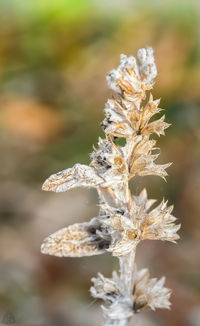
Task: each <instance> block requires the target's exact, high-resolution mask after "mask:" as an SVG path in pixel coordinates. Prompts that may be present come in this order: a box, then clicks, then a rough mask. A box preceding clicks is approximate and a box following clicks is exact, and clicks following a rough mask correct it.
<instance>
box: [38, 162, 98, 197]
mask: <svg viewBox="0 0 200 326" xmlns="http://www.w3.org/2000/svg"><path fill="white" fill-rule="evenodd" d="M103 181H104V180H103V179H102V178H101V177H99V176H98V174H97V173H96V171H95V169H93V168H92V167H90V166H87V165H83V164H76V165H74V166H73V168H69V169H66V170H63V171H60V172H58V173H56V174H52V175H51V176H50V177H49V178H48V179H47V180H46V181H45V182H44V184H43V186H42V189H43V190H45V191H55V192H64V191H67V190H69V189H72V188H76V187H97V186H98V185H99V184H101V183H103Z"/></svg>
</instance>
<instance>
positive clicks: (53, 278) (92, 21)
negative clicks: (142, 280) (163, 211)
mask: <svg viewBox="0 0 200 326" xmlns="http://www.w3.org/2000/svg"><path fill="white" fill-rule="evenodd" d="M199 15H200V3H199V1H198V0H197V1H192V0H188V1H185V0H180V1H178V0H173V1H159V0H148V1H147V0H146V1H145V0H132V1H131V0H123V1H122V0H121V1H120V0H109V1H105V0H43V1H41V0H29V1H26V0H0V79H1V80H0V152H1V160H0V166H1V169H0V176H1V187H0V214H1V220H0V223H1V225H0V259H1V264H0V323H1V325H7V324H10V325H24V326H36V325H37V326H96V325H101V310H100V303H99V302H96V301H94V300H93V299H92V298H91V297H90V294H89V287H90V285H91V281H90V279H91V277H92V276H95V275H96V273H97V272H98V271H101V272H102V273H104V274H105V275H106V276H108V277H109V276H110V274H111V271H112V270H113V269H114V268H118V266H117V260H116V259H113V258H112V257H111V256H110V255H107V254H106V255H102V256H97V257H95V256H94V257H90V258H81V259H72V258H65V259H64V258H63V259H60V258H56V257H53V256H52V257H51V256H44V255H42V254H40V245H41V242H42V240H43V239H44V238H45V237H46V236H48V235H49V234H50V233H52V232H55V231H56V230H58V229H59V228H62V227H65V226H67V225H69V224H71V223H74V222H81V221H86V220H89V219H90V218H91V217H93V216H95V215H96V214H97V210H98V208H97V206H96V205H97V194H96V192H95V191H92V190H86V189H81V190H78V189H77V190H73V191H70V192H69V193H64V194H55V193H44V192H42V191H41V185H42V183H43V182H44V180H45V179H46V178H47V177H48V176H49V175H50V174H52V173H55V172H57V171H59V170H62V169H65V168H68V167H71V166H72V165H73V164H75V163H77V162H80V163H84V164H87V163H89V153H90V152H91V151H92V145H93V144H96V143H97V139H98V136H99V135H101V136H102V135H103V134H102V131H101V128H100V122H101V121H102V119H103V108H104V103H105V101H106V99H107V98H108V96H110V95H111V92H110V91H109V90H108V88H107V84H106V80H105V76H106V74H107V73H108V71H109V70H110V69H112V68H114V67H116V66H117V65H118V64H119V55H120V54H121V53H125V54H128V55H136V52H137V49H138V48H140V47H144V46H147V45H150V46H152V47H153V48H154V50H155V57H156V62H157V66H158V72H159V74H158V77H157V80H156V84H155V87H154V90H153V94H154V97H155V98H160V97H161V107H162V108H165V109H166V117H167V122H170V123H172V126H171V127H170V128H169V129H168V130H167V132H166V137H161V138H160V139H159V141H158V144H159V146H160V147H161V156H160V159H159V162H160V163H166V162H170V161H171V162H174V164H173V165H172V166H171V167H170V168H169V170H168V173H169V177H168V179H167V181H168V182H167V183H165V182H164V181H163V180H161V179H160V178H159V177H145V178H141V177H140V178H135V179H134V181H133V182H132V184H131V188H132V191H133V193H135V194H138V193H139V192H140V190H142V188H143V187H144V186H146V187H147V190H148V193H149V197H150V198H158V200H161V199H162V197H163V196H164V197H165V198H168V199H169V203H170V204H172V203H174V204H175V209H174V214H175V216H177V217H178V218H179V222H180V223H181V224H182V229H181V232H180V235H181V240H180V241H179V242H178V244H177V245H174V244H171V243H167V242H164V243H163V242H154V241H145V242H143V243H142V244H141V245H140V247H139V249H138V251H137V264H138V267H139V268H143V267H148V268H149V269H150V272H151V275H152V276H155V277H161V276H162V275H165V276H166V277H167V281H166V285H167V286H168V287H170V288H172V289H173V293H172V298H171V301H172V310H171V311H164V310H160V311H159V310H158V311H157V312H155V313H151V312H145V313H141V314H138V315H137V316H136V319H135V321H134V320H133V321H132V324H133V325H143V326H151V325H154V326H157V325H162V326H168V325H171V326H177V325H181V326H186V325H188V326H197V325H200V259H199V257H200V255H199V253H200V242H199V238H200V173H199V169H200V167H199V161H200V124H199V121H200V108H199V104H200V92H199V84H200V60H199V58H200V24H199V19H200V17H199Z"/></svg>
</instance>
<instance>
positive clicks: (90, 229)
mask: <svg viewBox="0 0 200 326" xmlns="http://www.w3.org/2000/svg"><path fill="white" fill-rule="evenodd" d="M87 231H88V233H91V234H96V228H95V227H94V226H89V228H88V230H87Z"/></svg>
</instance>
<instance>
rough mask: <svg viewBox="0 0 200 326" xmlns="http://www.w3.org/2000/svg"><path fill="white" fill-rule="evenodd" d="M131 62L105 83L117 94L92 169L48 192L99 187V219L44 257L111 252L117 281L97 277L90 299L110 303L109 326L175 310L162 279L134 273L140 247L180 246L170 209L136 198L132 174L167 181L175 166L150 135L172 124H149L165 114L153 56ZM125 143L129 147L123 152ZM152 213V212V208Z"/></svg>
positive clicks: (61, 239)
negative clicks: (161, 160) (152, 243)
mask: <svg viewBox="0 0 200 326" xmlns="http://www.w3.org/2000/svg"><path fill="white" fill-rule="evenodd" d="M137 57H138V61H137V60H136V58H134V57H132V56H131V57H127V56H125V55H121V57H120V65H119V66H118V67H117V68H116V69H114V70H111V71H110V73H109V75H108V76H107V81H108V86H109V87H110V88H111V89H113V90H114V91H115V92H116V93H117V95H116V96H114V97H113V98H112V99H108V101H107V103H106V105H105V119H104V120H103V122H102V128H103V130H104V132H105V139H102V138H99V141H98V147H97V148H94V150H93V152H92V153H91V155H90V157H91V163H90V165H89V166H87V165H81V164H76V165H74V167H72V168H71V169H67V170H64V171H61V172H59V173H57V174H54V175H52V176H50V177H49V178H48V179H47V181H46V182H45V183H44V185H43V190H47V191H55V192H63V191H67V190H69V189H72V188H75V187H94V188H96V189H97V191H98V195H99V214H98V216H96V217H95V218H92V219H91V221H89V222H85V223H77V224H74V225H71V226H68V227H66V228H63V229H61V230H59V231H57V232H55V233H54V234H52V235H50V236H49V237H48V238H46V239H45V240H44V243H43V244H42V247H41V251H42V253H45V254H50V255H55V256H60V257H62V256H66V257H82V256H92V255H97V254H102V253H104V252H106V251H108V252H111V253H112V255H113V256H117V257H118V258H119V263H120V274H119V275H118V274H117V273H116V272H113V275H112V278H106V277H104V276H103V275H102V274H100V273H99V274H98V277H97V278H93V279H92V281H93V283H94V286H93V287H91V294H92V296H93V297H95V298H100V299H102V300H104V301H105V305H104V306H102V309H103V314H104V318H105V323H104V325H105V326H111V325H116V326H127V323H128V321H129V319H130V318H131V317H132V316H133V314H134V313H136V312H139V311H141V310H143V309H152V310H155V309H156V308H167V309H169V307H170V302H169V297H170V290H169V289H167V288H165V287H164V281H165V278H164V277H162V278H161V279H160V280H157V279H156V278H153V279H150V278H149V271H148V270H147V269H142V270H140V271H137V269H136V266H135V263H134V259H135V252H136V248H137V245H138V243H139V242H140V241H142V240H145V239H149V240H167V241H171V242H176V240H178V239H179V236H178V234H177V231H178V230H179V228H180V225H176V224H175V221H176V218H175V217H174V216H173V215H172V214H171V213H172V210H173V206H167V201H164V200H163V201H162V202H161V203H160V204H159V205H157V206H156V207H155V206H153V205H154V203H155V200H152V199H148V198H147V191H146V190H145V189H144V190H143V191H142V192H141V193H140V194H139V195H138V196H132V195H131V193H130V190H129V187H128V182H129V180H130V179H131V178H133V177H134V176H135V175H139V176H145V175H157V176H160V177H161V178H163V179H165V177H166V175H167V172H166V168H168V167H169V166H170V164H171V163H167V164H157V163H155V161H156V159H157V158H158V156H159V153H158V148H156V147H155V145H156V140H154V139H151V138H150V137H151V135H152V134H156V135H157V136H160V135H164V133H165V129H166V128H168V127H169V126H170V125H169V124H168V123H166V122H165V116H164V115H163V116H162V117H161V118H159V119H154V121H152V120H151V119H152V117H153V116H154V115H156V114H158V113H159V112H160V111H161V110H162V109H160V108H159V103H160V100H154V99H153V96H152V95H151V94H149V96H148V100H146V102H145V103H144V100H145V99H146V98H147V94H146V92H147V91H149V90H151V89H152V87H153V84H154V79H155V77H156V75H157V69H156V65H155V61H154V56H153V49H152V48H150V47H148V48H146V49H140V50H139V51H138V54H137ZM120 138H123V139H124V142H125V144H124V145H121V146H120V145H119V144H118V141H117V140H118V139H120ZM152 206H153V208H152Z"/></svg>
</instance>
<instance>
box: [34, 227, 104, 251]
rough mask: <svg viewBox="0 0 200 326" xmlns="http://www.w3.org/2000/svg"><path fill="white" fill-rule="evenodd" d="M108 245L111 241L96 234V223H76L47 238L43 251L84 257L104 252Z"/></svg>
mask: <svg viewBox="0 0 200 326" xmlns="http://www.w3.org/2000/svg"><path fill="white" fill-rule="evenodd" d="M108 247H109V242H108V241H107V240H105V239H104V238H101V237H100V236H99V235H98V234H96V228H95V224H93V223H76V224H73V225H70V226H68V227H67V228H63V229H61V230H59V231H57V232H55V233H53V234H51V235H50V236H49V237H48V238H46V239H45V240H44V243H43V244H42V246H41V252H42V253H43V254H48V255H53V256H58V257H83V256H93V255H99V254H102V253H104V252H105V250H106V249H107V248H108Z"/></svg>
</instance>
